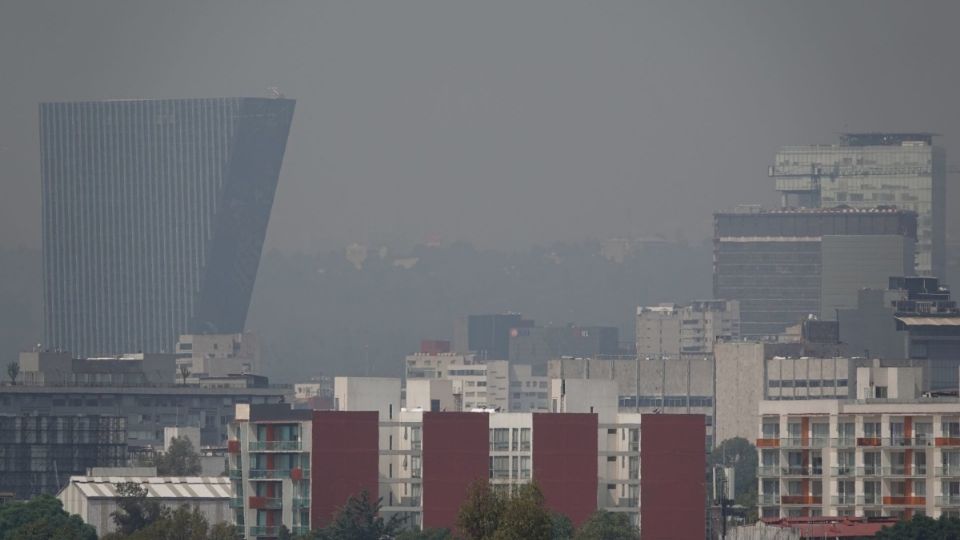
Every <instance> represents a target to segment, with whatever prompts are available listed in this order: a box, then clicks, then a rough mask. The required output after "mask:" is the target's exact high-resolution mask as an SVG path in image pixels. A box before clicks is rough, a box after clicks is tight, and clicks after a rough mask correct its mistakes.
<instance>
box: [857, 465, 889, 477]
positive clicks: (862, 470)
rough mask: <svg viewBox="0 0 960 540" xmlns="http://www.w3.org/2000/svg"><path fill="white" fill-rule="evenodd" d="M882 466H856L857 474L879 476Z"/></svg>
mask: <svg viewBox="0 0 960 540" xmlns="http://www.w3.org/2000/svg"><path fill="white" fill-rule="evenodd" d="M882 472H883V468H881V467H880V466H879V465H868V466H866V467H857V476H880V473H882Z"/></svg>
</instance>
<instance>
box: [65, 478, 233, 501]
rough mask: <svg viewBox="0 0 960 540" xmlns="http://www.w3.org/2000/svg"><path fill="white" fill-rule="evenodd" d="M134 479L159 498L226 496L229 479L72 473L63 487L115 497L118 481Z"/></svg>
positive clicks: (91, 496)
mask: <svg viewBox="0 0 960 540" xmlns="http://www.w3.org/2000/svg"><path fill="white" fill-rule="evenodd" d="M125 482H133V483H135V484H140V487H142V488H144V489H146V490H147V497H151V498H160V499H229V498H231V497H233V488H232V487H231V485H230V479H229V478H227V477H225V476H71V477H70V483H69V484H67V487H65V488H64V489H69V487H70V486H75V487H76V488H77V489H79V490H80V492H81V493H83V495H84V496H85V497H86V498H88V499H115V498H117V497H118V493H117V484H121V483H125Z"/></svg>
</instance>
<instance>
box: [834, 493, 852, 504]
mask: <svg viewBox="0 0 960 540" xmlns="http://www.w3.org/2000/svg"><path fill="white" fill-rule="evenodd" d="M830 502H831V503H832V504H833V505H834V506H846V505H854V504H857V498H856V497H855V496H853V495H851V494H844V495H834V496H833V497H831V498H830Z"/></svg>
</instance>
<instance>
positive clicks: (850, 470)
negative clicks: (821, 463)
mask: <svg viewBox="0 0 960 540" xmlns="http://www.w3.org/2000/svg"><path fill="white" fill-rule="evenodd" d="M830 472H831V473H832V474H833V475H834V476H853V475H854V474H856V472H857V468H856V467H852V466H847V465H842V466H840V467H831V469H830Z"/></svg>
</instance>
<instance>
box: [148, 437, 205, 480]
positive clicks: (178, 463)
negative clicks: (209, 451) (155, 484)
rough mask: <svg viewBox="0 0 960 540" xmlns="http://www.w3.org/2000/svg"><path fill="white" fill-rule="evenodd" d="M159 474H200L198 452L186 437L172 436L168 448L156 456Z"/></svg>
mask: <svg viewBox="0 0 960 540" xmlns="http://www.w3.org/2000/svg"><path fill="white" fill-rule="evenodd" d="M156 463H157V474H159V475H160V476H196V475H198V474H200V471H201V470H202V467H201V466H200V454H198V453H197V451H196V450H195V449H194V448H193V443H192V442H190V439H188V438H186V437H174V438H173V439H171V440H170V448H169V449H168V450H167V451H166V452H163V453H161V454H160V455H158V456H157V458H156Z"/></svg>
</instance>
